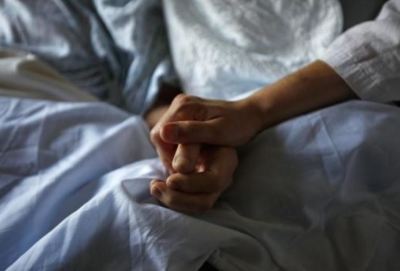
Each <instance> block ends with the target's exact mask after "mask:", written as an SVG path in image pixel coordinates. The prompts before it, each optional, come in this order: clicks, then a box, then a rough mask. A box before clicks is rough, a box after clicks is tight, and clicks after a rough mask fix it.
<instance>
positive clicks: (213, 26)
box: [164, 0, 342, 99]
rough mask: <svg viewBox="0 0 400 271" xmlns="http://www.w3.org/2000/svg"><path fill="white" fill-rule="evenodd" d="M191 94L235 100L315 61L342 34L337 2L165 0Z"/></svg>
mask: <svg viewBox="0 0 400 271" xmlns="http://www.w3.org/2000/svg"><path fill="white" fill-rule="evenodd" d="M164 8H165V12H166V20H167V24H168V29H169V37H170V42H171V49H172V54H173V59H174V64H175V67H176V69H177V72H178V74H179V76H180V79H181V80H182V83H183V86H184V89H185V91H186V92H187V93H189V94H193V95H198V96H202V97H208V98H218V99H232V98H233V97H236V96H237V95H240V94H243V93H244V92H248V91H249V90H254V89H256V88H260V87H262V86H264V85H267V84H270V83H273V82H275V81H276V80H277V79H279V78H281V77H283V76H285V75H286V74H288V73H290V72H292V71H294V70H296V69H298V68H299V67H301V66H303V65H305V64H307V63H309V62H310V61H312V60H314V59H316V58H317V57H318V56H319V55H321V53H322V52H323V51H324V50H325V48H326V47H327V46H328V45H329V44H330V43H331V42H332V41H333V40H334V38H335V37H337V35H339V34H340V32H341V31H342V13H341V8H340V4H339V2H338V1H337V0H325V1H320V0H309V1H303V0H295V1H283V0H273V1H272V0H254V1H243V0H209V1H203V0H193V1H185V0H172V1H171V0H168V1H164Z"/></svg>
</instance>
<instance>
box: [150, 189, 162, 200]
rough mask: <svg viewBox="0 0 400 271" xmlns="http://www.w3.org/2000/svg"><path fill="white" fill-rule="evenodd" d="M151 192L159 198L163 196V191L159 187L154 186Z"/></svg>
mask: <svg viewBox="0 0 400 271" xmlns="http://www.w3.org/2000/svg"><path fill="white" fill-rule="evenodd" d="M151 194H152V195H153V196H155V197H156V198H159V197H161V195H162V192H161V190H160V189H159V188H158V187H153V188H152V189H151Z"/></svg>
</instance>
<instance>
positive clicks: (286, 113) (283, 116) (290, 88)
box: [246, 61, 356, 131]
mask: <svg viewBox="0 0 400 271" xmlns="http://www.w3.org/2000/svg"><path fill="white" fill-rule="evenodd" d="M355 97H356V96H355V94H354V93H353V91H352V90H351V89H350V87H349V86H348V85H347V84H346V83H345V82H344V81H343V79H342V78H341V77H340V76H339V75H338V74H336V72H335V71H334V70H333V69H332V68H331V67H329V66H328V65H327V64H325V63H324V62H322V61H316V62H313V63H311V64H310V65H308V66H306V67H305V68H303V69H301V70H299V71H297V72H295V73H293V74H291V75H289V76H287V77H285V78H283V79H281V80H279V81H278V82H277V83H275V84H273V85H271V86H268V87H266V88H264V89H262V90H261V91H259V92H257V93H255V94H253V95H252V96H250V97H249V98H248V99H246V102H248V103H250V104H251V106H253V107H255V108H257V112H258V119H259V121H258V124H259V125H258V127H257V128H258V129H257V130H258V131H260V130H262V129H265V128H268V127H270V126H272V125H275V124H277V123H280V122H282V121H285V120H287V119H290V118H292V117H296V116H298V115H301V114H304V113H307V112H310V111H312V110H316V109H319V108H322V107H325V106H329V105H332V104H335V103H338V102H342V101H345V100H348V99H351V98H355Z"/></svg>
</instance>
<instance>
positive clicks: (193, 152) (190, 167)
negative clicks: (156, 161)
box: [172, 144, 200, 173]
mask: <svg viewBox="0 0 400 271" xmlns="http://www.w3.org/2000/svg"><path fill="white" fill-rule="evenodd" d="M199 155H200V145H198V144H189V145H187V144H179V145H178V147H177V149H176V151H175V156H174V159H173V161H172V167H173V169H174V170H175V171H177V172H180V173H190V172H192V171H194V170H195V167H196V163H197V160H198V158H199Z"/></svg>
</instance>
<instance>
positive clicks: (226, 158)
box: [150, 146, 238, 214]
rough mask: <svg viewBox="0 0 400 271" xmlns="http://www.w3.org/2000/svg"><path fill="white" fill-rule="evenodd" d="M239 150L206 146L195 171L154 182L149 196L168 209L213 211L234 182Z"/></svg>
mask: <svg viewBox="0 0 400 271" xmlns="http://www.w3.org/2000/svg"><path fill="white" fill-rule="evenodd" d="M237 164H238V159H237V155H236V150H235V149H233V148H227V147H213V146H207V147H204V148H203V149H202V150H201V153H200V159H199V160H198V163H197V165H196V169H195V171H194V172H192V173H190V174H182V173H174V174H172V175H170V176H169V177H168V178H167V180H166V181H165V182H164V181H159V180H153V181H152V183H151V184H150V193H151V194H152V195H153V196H154V197H155V198H157V199H158V200H159V201H160V202H162V203H163V204H164V205H165V206H167V207H169V208H171V209H173V210H176V211H179V212H183V213H188V214H197V213H202V212H205V211H207V210H209V209H211V208H212V207H213V206H214V204H215V202H216V201H217V199H218V198H219V196H220V195H221V193H222V192H223V191H224V190H225V189H226V188H228V187H229V185H230V184H231V182H232V177H233V173H234V171H235V169H236V167H237Z"/></svg>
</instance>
